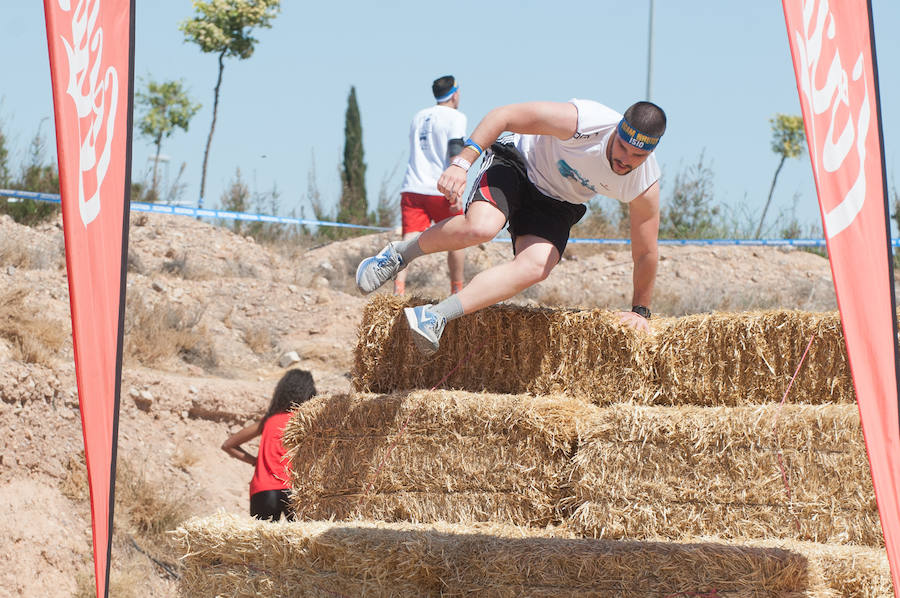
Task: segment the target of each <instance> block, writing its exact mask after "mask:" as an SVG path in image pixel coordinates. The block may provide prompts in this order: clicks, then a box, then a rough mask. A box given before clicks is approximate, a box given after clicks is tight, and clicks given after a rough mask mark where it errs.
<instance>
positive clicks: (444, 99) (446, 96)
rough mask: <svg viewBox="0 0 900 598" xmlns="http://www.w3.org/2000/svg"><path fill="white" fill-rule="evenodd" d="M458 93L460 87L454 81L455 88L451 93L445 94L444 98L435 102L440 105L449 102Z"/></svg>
mask: <svg viewBox="0 0 900 598" xmlns="http://www.w3.org/2000/svg"><path fill="white" fill-rule="evenodd" d="M457 91H459V85H457V84H456V82H455V81H454V82H453V87H451V88H450V91H448V92H447V93H445V94H444V95H442V96H441V97H439V98H434V100H435V101H436V102H437V103H438V104H440V103H441V102H446V101H447V100H449V99H450V98H451V97H453V94H455V93H456V92H457Z"/></svg>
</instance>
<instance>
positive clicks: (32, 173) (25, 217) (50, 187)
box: [2, 122, 59, 225]
mask: <svg viewBox="0 0 900 598" xmlns="http://www.w3.org/2000/svg"><path fill="white" fill-rule="evenodd" d="M42 124H43V122H42ZM45 151H46V142H45V141H44V136H43V135H42V134H41V127H40V126H38V130H37V133H35V135H34V137H33V138H32V140H31V144H30V145H29V148H28V157H27V159H26V161H25V163H24V164H23V165H22V171H21V174H20V175H19V178H18V180H15V181H11V183H12V184H11V186H13V187H16V188H18V189H23V190H25V191H35V192H37V193H59V173H58V172H57V170H56V166H55V165H54V164H53V163H52V162H51V163H45V162H44V153H45ZM4 201H5V202H6V205H4V206H2V209H3V211H5V212H6V213H7V214H9V215H10V216H12V217H13V219H14V220H15V221H16V222H18V223H20V224H26V225H34V224H38V223H40V222H43V221H45V220H48V219H50V218H53V217H55V216H56V214H57V213H58V212H59V206H58V205H57V204H53V203H48V202H45V201H35V200H33V199H20V200H17V201H15V202H8V201H6V200H4Z"/></svg>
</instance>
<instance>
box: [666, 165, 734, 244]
mask: <svg viewBox="0 0 900 598" xmlns="http://www.w3.org/2000/svg"><path fill="white" fill-rule="evenodd" d="M703 159H704V155H703V153H702V152H701V153H700V157H699V158H698V159H697V163H696V164H694V165H693V166H690V167H688V168H687V170H682V171H680V172H679V173H678V174H676V175H675V183H674V185H673V189H672V195H671V197H670V199H669V201H668V202H667V205H666V207H665V209H664V210H662V212H661V214H660V222H659V232H660V236H662V237H663V238H669V239H705V238H709V237H714V236H718V235H719V234H721V231H722V225H721V213H720V211H719V207H718V206H715V205H713V171H712V169H711V168H710V167H709V166H707V165H705V164H704V163H703Z"/></svg>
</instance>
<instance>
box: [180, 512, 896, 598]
mask: <svg viewBox="0 0 900 598" xmlns="http://www.w3.org/2000/svg"><path fill="white" fill-rule="evenodd" d="M172 535H173V538H174V540H175V543H176V545H177V546H178V547H179V548H180V550H181V552H182V553H183V556H182V563H183V574H182V578H181V581H180V585H179V589H180V593H181V596H183V597H184V598H200V597H204V598H205V597H207V596H231V597H234V598H249V597H250V596H260V595H265V596H272V597H277V596H281V597H295V596H296V597H300V596H304V597H305V596H315V597H319V596H322V597H324V596H338V597H350V596H353V597H357V596H372V597H378V598H380V597H395V596H423V597H432V596H433V597H436V598H437V597H442V598H451V597H462V596H475V595H477V596H488V597H497V598H507V597H509V598H512V597H513V596H516V597H518V596H536V597H544V596H547V597H549V596H560V597H579V598H587V597H592V598H599V597H601V596H602V597H611V598H624V597H626V596H627V597H633V596H667V597H671V598H674V597H675V596H707V597H715V598H725V597H728V598H759V597H763V596H767V597H775V596H778V597H780V598H787V597H796V598H801V597H804V598H805V597H810V598H811V597H813V596H815V597H819V598H821V597H837V596H842V597H847V598H857V597H860V598H862V597H863V596H865V597H868V598H873V597H884V598H887V597H888V596H892V593H891V582H890V571H889V569H888V565H887V559H886V555H885V553H884V550H876V549H871V548H866V547H834V546H823V545H819V544H813V543H808V542H788V541H778V542H772V541H767V542H753V541H750V542H745V543H742V544H737V543H734V542H729V543H725V542H721V541H718V540H715V539H713V540H710V539H698V540H695V541H693V542H691V543H677V544H676V543H662V542H634V541H629V542H623V541H611V540H596V539H576V538H571V537H567V536H566V534H565V532H563V531H562V530H558V529H550V528H548V529H526V528H521V527H515V526H508V525H500V524H480V525H476V526H466V525H460V524H447V523H436V524H427V525H426V524H398V523H383V522H371V521H350V522H319V521H317V522H293V523H288V522H282V523H274V524H273V523H270V522H263V521H256V520H252V519H250V518H248V517H246V516H241V517H239V516H235V515H227V514H224V513H221V514H217V515H215V516H211V517H206V518H203V519H191V520H189V521H187V522H186V523H184V524H183V525H182V526H181V527H180V528H179V529H178V530H176V531H175V532H173V534H172Z"/></svg>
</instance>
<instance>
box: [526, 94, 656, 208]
mask: <svg viewBox="0 0 900 598" xmlns="http://www.w3.org/2000/svg"><path fill="white" fill-rule="evenodd" d="M570 101H571V103H572V104H574V105H575V107H576V108H577V109H578V127H577V130H576V132H575V135H573V136H572V137H571V138H570V139H566V140H565V141H563V140H561V139H558V138H556V137H553V136H552V135H514V136H513V139H514V141H513V142H514V143H515V146H516V148H517V149H518V150H519V152H520V153H521V154H522V156H523V157H524V158H525V163H526V164H527V166H528V179H529V180H530V181H531V182H532V183H534V185H535V186H536V187H537V188H538V189H540V191H541V193H543V194H545V195H548V196H550V197H553V198H555V199H561V200H563V201H567V202H569V203H575V204H580V203H587V202H588V201H590V200H591V199H592V198H593V197H594V196H595V195H605V196H606V197H610V198H612V199H617V200H619V201H621V202H623V203H628V202H630V201H632V200H633V199H634V198H635V197H637V196H638V195H640V194H641V193H643V192H644V191H646V190H647V188H648V187H650V185H652V184H653V183H655V182H656V181H657V180H659V176H660V171H659V164H657V162H656V156H655V155H654V154H650V156H648V157H647V159H646V160H644V162H643V163H642V164H641V165H640V166H638V167H637V168H635V169H634V170H632V171H631V172H629V173H628V174H625V175H621V174H616V173H615V171H613V169H612V167H611V166H610V165H609V160H607V158H606V146H607V144H608V143H609V141H610V139H611V138H612V135H616V134H617V133H616V127H617V126H618V124H619V121H620V120H621V119H622V115H621V114H619V113H618V112H616V111H615V110H613V109H612V108H609V107H607V106H604V105H603V104H600V103H598V102H593V101H591V100H577V99H573V100H570Z"/></svg>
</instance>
